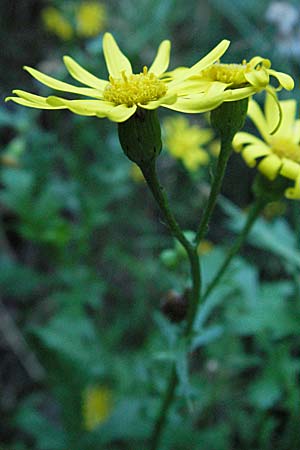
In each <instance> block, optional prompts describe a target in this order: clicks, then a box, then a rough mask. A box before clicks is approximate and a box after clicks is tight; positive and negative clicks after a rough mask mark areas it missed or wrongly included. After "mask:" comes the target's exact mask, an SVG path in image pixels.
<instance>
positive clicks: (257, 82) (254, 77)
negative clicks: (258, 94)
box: [244, 67, 269, 89]
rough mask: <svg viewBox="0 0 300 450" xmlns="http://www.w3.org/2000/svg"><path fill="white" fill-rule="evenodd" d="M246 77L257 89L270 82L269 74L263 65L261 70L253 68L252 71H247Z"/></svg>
mask: <svg viewBox="0 0 300 450" xmlns="http://www.w3.org/2000/svg"><path fill="white" fill-rule="evenodd" d="M244 75H245V78H246V80H247V81H248V83H250V84H251V85H252V86H255V87H256V88H257V89H263V87H264V86H267V85H268V84H269V75H268V72H267V70H265V69H264V68H263V67H261V68H260V69H259V70H255V69H253V70H251V71H250V72H245V74H244Z"/></svg>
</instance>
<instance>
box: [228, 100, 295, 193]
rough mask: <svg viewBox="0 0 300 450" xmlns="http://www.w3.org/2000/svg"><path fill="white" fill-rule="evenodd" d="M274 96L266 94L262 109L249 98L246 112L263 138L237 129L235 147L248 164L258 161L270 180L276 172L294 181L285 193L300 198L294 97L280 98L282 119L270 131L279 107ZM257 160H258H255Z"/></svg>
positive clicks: (275, 175)
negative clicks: (272, 132) (275, 128)
mask: <svg viewBox="0 0 300 450" xmlns="http://www.w3.org/2000/svg"><path fill="white" fill-rule="evenodd" d="M275 102H276V100H274V98H273V96H271V95H267V96H266V101H265V108H264V113H263V112H262V110H261V109H260V107H259V105H258V104H257V103H256V102H255V101H254V100H251V101H250V103H249V109H248V115H249V117H250V119H251V120H252V122H253V123H254V124H255V126H256V127H257V129H258V131H259V132H260V134H261V137H262V140H261V139H259V138H257V137H256V136H253V135H252V134H249V133H245V132H239V133H237V134H236V136H235V137H234V140H233V146H234V149H235V150H236V151H241V152H242V156H243V158H244V160H245V161H246V163H247V164H248V165H249V166H250V167H254V166H255V165H256V164H257V163H258V165H257V167H258V170H259V171H260V172H262V173H263V174H264V175H265V176H266V177H267V178H269V179H270V180H274V179H275V178H276V177H277V176H278V175H281V176H283V177H286V178H288V179H290V180H293V181H294V186H293V187H289V188H288V189H286V190H285V196H286V197H287V198H291V199H300V120H299V119H296V118H295V116H296V109H297V104H296V100H283V101H280V102H279V103H280V107H281V110H282V121H281V123H280V126H279V128H278V129H277V131H276V132H275V133H274V134H271V133H270V131H271V130H272V128H274V125H275V124H276V123H278V110H277V109H276V107H275ZM257 160H258V161H257Z"/></svg>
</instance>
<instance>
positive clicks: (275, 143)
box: [270, 136, 300, 163]
mask: <svg viewBox="0 0 300 450" xmlns="http://www.w3.org/2000/svg"><path fill="white" fill-rule="evenodd" d="M270 143H271V147H272V150H273V152H274V153H275V154H276V155H277V156H279V157H280V158H287V159H291V160H292V161H295V162H297V163H300V146H299V145H297V144H295V143H294V142H292V141H291V140H290V139H289V138H285V137H279V136H272V137H271V142H270Z"/></svg>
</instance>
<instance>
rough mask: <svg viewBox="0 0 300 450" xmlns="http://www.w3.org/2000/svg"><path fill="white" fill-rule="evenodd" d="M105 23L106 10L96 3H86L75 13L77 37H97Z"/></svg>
mask: <svg viewBox="0 0 300 450" xmlns="http://www.w3.org/2000/svg"><path fill="white" fill-rule="evenodd" d="M105 22H106V9H105V7H104V5H102V4H101V3H98V2H96V1H86V2H83V3H81V4H80V5H79V6H78V9H77V11H76V25H77V26H76V28H77V33H78V35H79V36H83V37H92V36H97V34H99V33H100V31H102V30H103V28H104V26H105Z"/></svg>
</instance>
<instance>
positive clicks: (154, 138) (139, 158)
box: [118, 108, 162, 167]
mask: <svg viewBox="0 0 300 450" xmlns="http://www.w3.org/2000/svg"><path fill="white" fill-rule="evenodd" d="M118 132H119V140H120V144H121V146H122V148H123V150H124V153H125V155H126V156H127V157H128V158H129V159H130V160H131V161H133V162H135V163H136V164H137V165H138V166H140V167H143V166H145V165H148V164H150V163H151V162H153V161H154V160H155V159H156V158H157V157H158V155H159V154H160V152H161V149H162V142H161V128H160V123H159V120H158V117H157V111H156V110H147V109H142V108H138V109H137V111H136V113H135V114H134V115H133V116H131V117H130V118H129V119H128V120H126V121H125V122H122V123H119V124H118Z"/></svg>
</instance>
